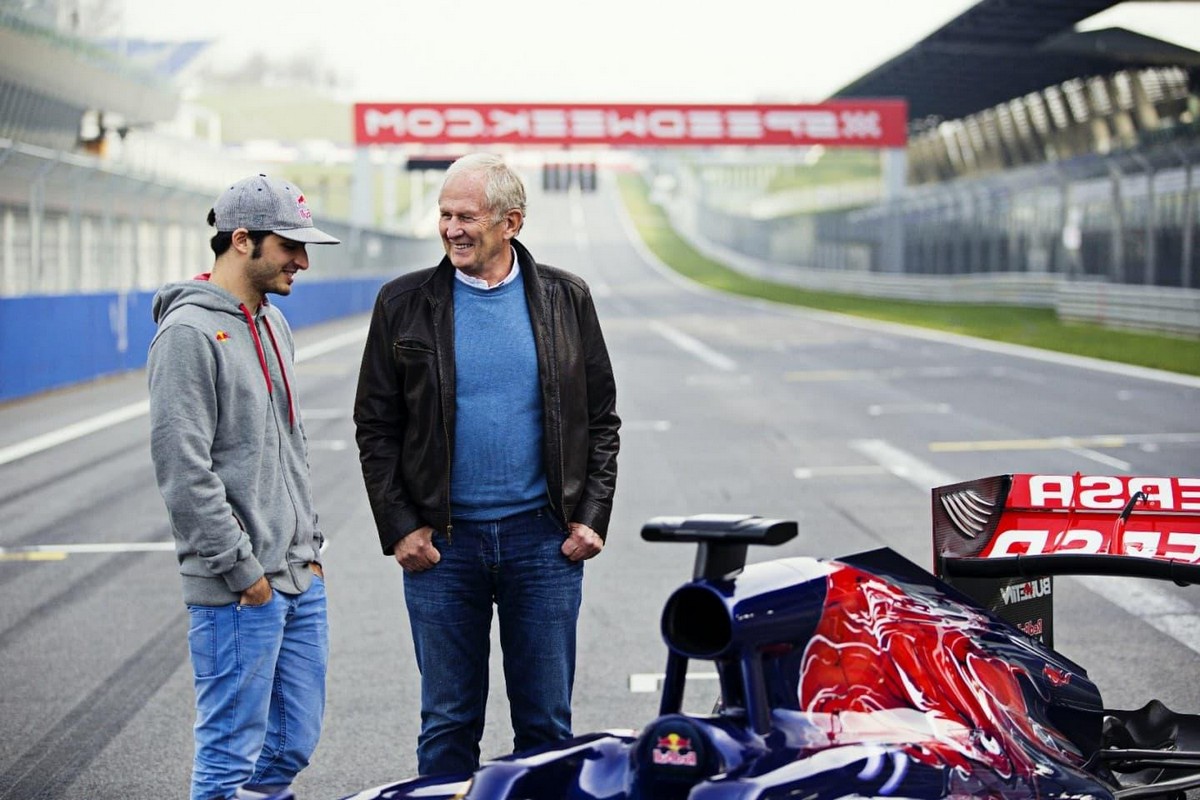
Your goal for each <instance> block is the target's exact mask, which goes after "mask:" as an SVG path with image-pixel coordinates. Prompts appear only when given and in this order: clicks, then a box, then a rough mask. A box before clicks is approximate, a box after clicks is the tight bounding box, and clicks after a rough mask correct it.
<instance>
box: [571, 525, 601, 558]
mask: <svg viewBox="0 0 1200 800" xmlns="http://www.w3.org/2000/svg"><path fill="white" fill-rule="evenodd" d="M567 530H568V531H569V532H570V535H569V536H568V537H567V540H566V541H565V542H563V546H562V554H563V555H564V556H566V557H567V558H569V559H571V560H572V561H583V560H585V559H588V558H591V557H592V556H594V555H596V554H597V553H599V552H600V551H601V550H603V549H604V540H603V539H601V538H600V534H598V533H596V532H595V531H594V530H592V529H591V528H589V527H588V526H587V525H584V524H583V523H581V522H571V523H568V525H567Z"/></svg>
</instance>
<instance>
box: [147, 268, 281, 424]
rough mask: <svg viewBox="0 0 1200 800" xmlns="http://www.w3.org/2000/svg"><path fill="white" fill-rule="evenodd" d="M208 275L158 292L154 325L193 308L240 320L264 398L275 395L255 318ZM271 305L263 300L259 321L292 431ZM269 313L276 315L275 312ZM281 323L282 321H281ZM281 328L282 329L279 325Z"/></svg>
mask: <svg viewBox="0 0 1200 800" xmlns="http://www.w3.org/2000/svg"><path fill="white" fill-rule="evenodd" d="M210 274H211V273H208V272H205V273H203V274H202V275H197V276H196V277H195V278H193V279H192V280H190V281H179V282H178V283H169V284H167V285H166V286H164V287H162V288H161V289H159V290H158V292H156V293H155V295H154V301H153V303H152V304H151V306H150V313H151V314H152V315H153V317H154V321H155V322H156V323H157V324H158V326H159V328H160V329H161V328H162V326H163V325H164V324H166V323H167V321H168V320H167V318H168V317H170V316H171V314H173V313H174V312H176V311H178V310H179V309H182V308H185V307H188V306H195V307H197V308H200V309H204V310H206V311H210V312H216V313H220V314H229V315H230V316H233V317H236V318H238V319H240V320H241V321H242V322H243V323H244V324H245V325H246V326H247V327H248V328H249V330H250V336H251V338H253V340H254V347H255V350H257V352H258V363H259V366H260V367H261V368H262V374H263V380H264V381H265V382H266V387H267V394H268V395H271V394H273V393H274V389H273V387H272V384H271V370H270V368H269V367H268V366H267V357H266V352H265V350H264V348H263V339H262V337H261V336H260V335H259V330H258V325H257V324H256V319H255V315H254V314H252V313H251V312H250V309H249V308H247V307H246V304H245V303H243V302H242V301H240V300H239V299H238V298H237V297H235V296H234V295H233V294H232V293H230V292H228V291H226V290H225V289H222V288H221V287H220V286H217V285H215V284H213V283H211V282H210V281H209V276H210ZM269 308H270V304H269V303H268V302H267V298H265V297H264V298H263V302H262V306H260V307H259V313H258V319H260V320H261V321H262V325H263V328H264V329H265V330H266V332H267V339H268V340H269V341H270V343H271V347H272V348H273V349H274V351H275V360H276V362H277V363H279V364H280V368H279V371H280V374H281V375H282V376H283V386H284V390H285V394H287V404H288V423H289V425H290V426H291V427H292V428H293V429H294V428H295V427H296V404H295V399H294V398H293V397H292V385H291V381H290V380H288V375H287V370H286V369H284V368H283V366H282V365H283V362H284V359H283V354H282V353H280V351H279V343H278V341H277V340H276V338H275V331H274V329H273V328H272V327H271V319H270V312H268V309H269ZM270 310H271V312H274V313H276V314H277V313H278V312H277V311H275V310H274V309H270ZM280 323H282V319H281V320H280ZM281 327H282V325H281Z"/></svg>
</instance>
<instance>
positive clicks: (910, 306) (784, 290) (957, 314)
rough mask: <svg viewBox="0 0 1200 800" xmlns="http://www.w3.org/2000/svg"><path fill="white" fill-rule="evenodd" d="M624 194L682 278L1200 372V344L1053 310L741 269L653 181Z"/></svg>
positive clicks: (628, 185) (633, 182) (626, 184)
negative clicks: (658, 195)
mask: <svg viewBox="0 0 1200 800" xmlns="http://www.w3.org/2000/svg"><path fill="white" fill-rule="evenodd" d="M619 185H620V190H621V196H622V198H623V199H624V202H625V206H626V208H628V209H629V213H630V216H631V217H632V219H633V222H634V225H635V226H636V227H637V229H638V232H639V233H640V234H641V236H642V239H643V240H644V241H645V242H646V245H647V246H648V247H649V248H650V250H651V251H653V253H654V254H655V255H656V256H658V257H659V259H661V260H662V261H663V262H664V263H665V264H667V265H668V266H670V267H671V268H672V269H674V270H675V271H677V272H679V273H680V274H681V275H684V276H685V277H688V278H690V279H692V280H694V281H696V282H697V283H701V284H704V285H705V286H708V287H711V288H713V289H718V290H721V291H724V292H730V293H732V294H738V295H744V296H746V297H756V298H760V299H764V300H771V301H774V302H777V303H787V304H790V305H796V306H805V307H807V308H816V309H821V310H823V311H836V312H839V313H842V314H853V315H855V316H860V317H869V318H872V319H880V320H886V321H888V322H900V323H903V324H906V325H916V326H920V327H923V328H934V329H937V330H943V331H951V332H953V333H961V334H966V335H968V336H977V337H979V338H982V339H992V340H994V341H999V342H1010V343H1012V344H1020V345H1027V346H1029V347H1037V348H1041V349H1043V350H1054V351H1058V352H1062V353H1071V354H1073V355H1080V356H1090V357H1092V358H1100V359H1104V360H1106V361H1116V362H1120V363H1124V364H1134V365H1137V366H1142V367H1151V368H1153V369H1162V370H1168V371H1171V372H1180V373H1184V374H1187V375H1200V341H1198V340H1194V339H1184V338H1177V337H1172V336H1156V335H1153V334H1144V333H1134V332H1127V331H1118V330H1111V329H1109V328H1103V327H1100V326H1098V325H1084V324H1067V323H1064V322H1061V321H1059V319H1058V318H1057V316H1056V315H1055V313H1054V310H1053V309H1042V308H1033V309H1030V308H1020V307H1016V306H1008V305H986V304H975V303H919V302H911V301H904V300H892V299H879V298H871V297H860V296H858V295H847V294H834V293H831V292H814V291H809V290H806V289H801V288H798V287H795V286H789V285H786V284H780V283H772V282H771V281H765V280H761V279H758V278H754V277H750V276H747V275H744V274H742V273H739V272H736V271H734V270H732V269H730V268H729V267H727V266H725V265H724V264H721V263H718V262H716V261H713V260H712V259H710V258H708V257H706V256H705V255H703V254H702V253H700V252H699V251H697V250H696V249H695V248H693V247H692V246H691V245H690V244H688V243H687V242H686V241H685V240H684V239H682V238H681V237H680V236H679V235H678V234H677V233H676V232H675V230H674V229H673V228H672V227H671V224H670V222H669V221H668V219H667V216H666V214H665V213H664V212H663V211H662V209H661V208H659V207H658V206H656V205H654V204H653V203H651V202H650V200H649V197H648V194H647V187H646V184H645V182H644V181H643V180H642V179H641V178H639V177H636V176H632V175H622V176H621V178H620V182H619Z"/></svg>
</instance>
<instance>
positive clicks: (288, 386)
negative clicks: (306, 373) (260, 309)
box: [263, 317, 296, 430]
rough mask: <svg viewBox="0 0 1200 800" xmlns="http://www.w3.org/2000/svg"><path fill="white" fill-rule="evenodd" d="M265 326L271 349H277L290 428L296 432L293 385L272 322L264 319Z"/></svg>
mask: <svg viewBox="0 0 1200 800" xmlns="http://www.w3.org/2000/svg"><path fill="white" fill-rule="evenodd" d="M263 325H266V326H267V336H268V337H270V339H271V347H273V348H275V361H276V363H278V364H279V374H280V375H282V376H283V388H284V390H285V391H286V392H287V401H288V427H289V428H290V429H291V430H296V406H295V404H294V403H293V402H292V384H290V383H289V382H288V376H287V369H285V368H284V366H283V356H281V355H280V354H279V343H278V342H276V341H275V331H274V330H272V329H271V321H270V320H269V319H267V318H266V317H263Z"/></svg>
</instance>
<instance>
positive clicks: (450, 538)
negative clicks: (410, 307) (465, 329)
mask: <svg viewBox="0 0 1200 800" xmlns="http://www.w3.org/2000/svg"><path fill="white" fill-rule="evenodd" d="M433 320H434V322H433V326H434V328H435V329H436V328H437V327H438V323H437V312H436V310H435V312H434V314H433ZM433 340H434V342H440V341H441V340H442V337H441V335H440V333H438V332H437V331H436V330H435V331H434V337H433ZM437 360H438V370H439V372H441V371H442V350H441V348H440V347H439V348H438V352H437ZM438 394H439V395H440V398H441V405H442V437H443V438H444V439H445V440H446V483H445V489H446V544H454V522H453V517H452V515H451V513H452V512H451V509H450V465H451V464H452V463H453V462H454V451H453V450H451V449H450V426H449V425H447V424H446V385H445V376H444V373H443V374H442V375H439V379H438Z"/></svg>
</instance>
